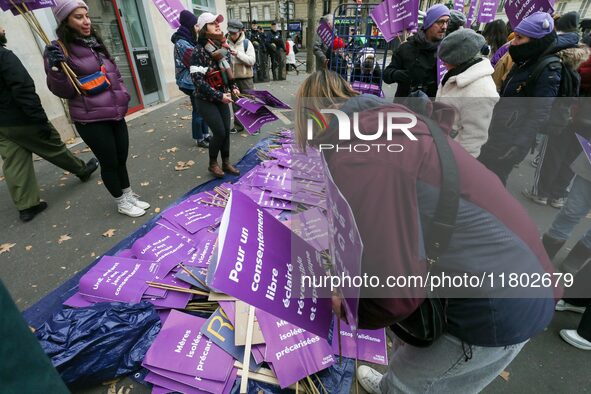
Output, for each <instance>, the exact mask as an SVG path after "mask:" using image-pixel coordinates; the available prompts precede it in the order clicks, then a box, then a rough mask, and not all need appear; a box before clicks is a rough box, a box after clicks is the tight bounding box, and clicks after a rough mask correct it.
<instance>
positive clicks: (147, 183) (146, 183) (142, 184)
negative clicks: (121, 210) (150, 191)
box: [140, 182, 150, 186]
mask: <svg viewBox="0 0 591 394" xmlns="http://www.w3.org/2000/svg"><path fill="white" fill-rule="evenodd" d="M149 184H150V182H141V183H140V186H148V185H149Z"/></svg>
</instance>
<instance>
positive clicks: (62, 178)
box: [60, 176, 68, 181]
mask: <svg viewBox="0 0 591 394" xmlns="http://www.w3.org/2000/svg"><path fill="white" fill-rule="evenodd" d="M67 180H68V178H67V177H65V176H63V177H61V178H60V181H67Z"/></svg>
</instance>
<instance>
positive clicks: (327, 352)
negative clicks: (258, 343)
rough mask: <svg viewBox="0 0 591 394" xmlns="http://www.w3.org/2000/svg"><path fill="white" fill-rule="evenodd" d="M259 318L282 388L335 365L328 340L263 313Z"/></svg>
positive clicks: (270, 359)
mask: <svg viewBox="0 0 591 394" xmlns="http://www.w3.org/2000/svg"><path fill="white" fill-rule="evenodd" d="M256 316H257V319H258V321H259V325H260V326H261V331H262V332H263V337H264V338H265V343H266V344H267V359H266V360H267V361H268V362H270V363H271V364H272V365H273V370H274V371H275V373H276V374H277V380H279V385H280V386H281V388H285V387H287V386H289V385H291V384H293V383H295V382H297V381H299V380H300V379H303V378H305V377H306V376H309V375H311V374H313V373H316V372H318V371H321V370H323V369H325V368H328V367H330V366H331V365H333V364H334V363H335V358H334V356H333V354H332V349H331V348H330V345H329V344H328V341H327V340H326V339H323V338H321V337H319V336H318V335H314V334H312V333H310V332H307V331H306V330H304V329H302V328H300V327H297V326H294V325H293V324H290V323H288V322H286V321H285V320H281V319H278V318H277V317H275V316H273V315H271V314H269V313H266V312H264V311H262V310H257V311H256ZM329 317H330V315H329Z"/></svg>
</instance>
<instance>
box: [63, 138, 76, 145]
mask: <svg viewBox="0 0 591 394" xmlns="http://www.w3.org/2000/svg"><path fill="white" fill-rule="evenodd" d="M74 142H76V138H74V137H72V138H70V139H69V140H67V141H66V142H65V144H66V145H70V144H73V143H74Z"/></svg>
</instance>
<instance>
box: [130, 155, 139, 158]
mask: <svg viewBox="0 0 591 394" xmlns="http://www.w3.org/2000/svg"><path fill="white" fill-rule="evenodd" d="M138 156H139V155H131V158H132V159H135V158H136V157H138Z"/></svg>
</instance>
